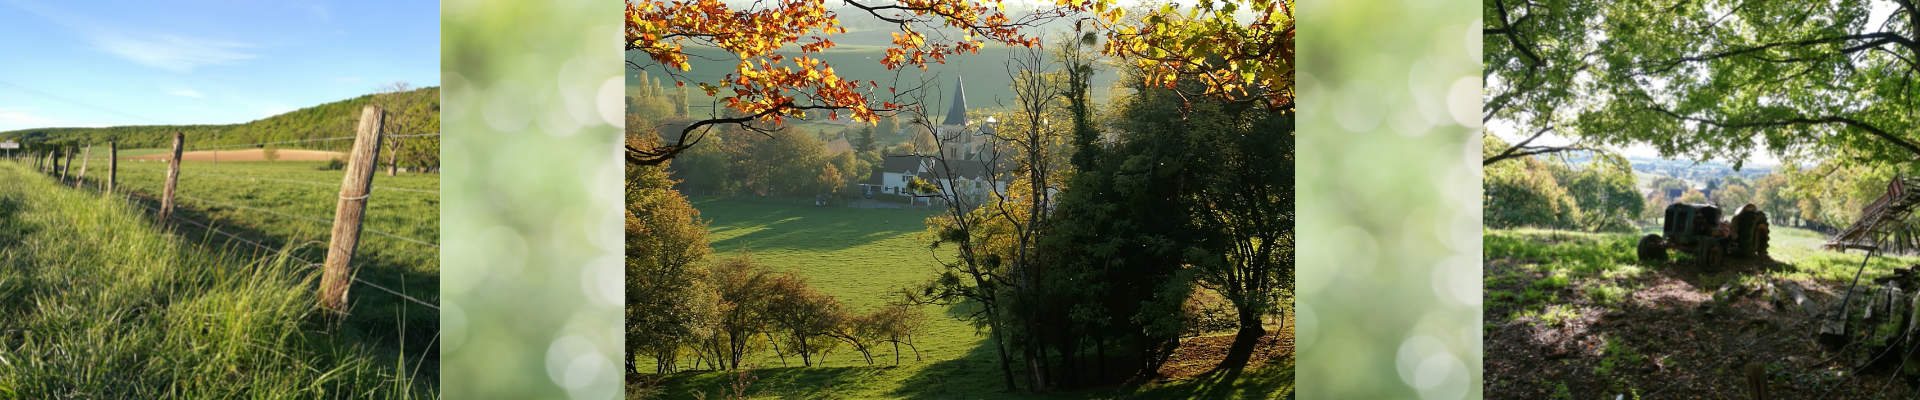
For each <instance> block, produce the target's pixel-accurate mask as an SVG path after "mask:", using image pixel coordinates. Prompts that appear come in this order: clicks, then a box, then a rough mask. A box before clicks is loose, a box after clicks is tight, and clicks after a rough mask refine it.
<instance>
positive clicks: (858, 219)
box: [641, 197, 1293, 399]
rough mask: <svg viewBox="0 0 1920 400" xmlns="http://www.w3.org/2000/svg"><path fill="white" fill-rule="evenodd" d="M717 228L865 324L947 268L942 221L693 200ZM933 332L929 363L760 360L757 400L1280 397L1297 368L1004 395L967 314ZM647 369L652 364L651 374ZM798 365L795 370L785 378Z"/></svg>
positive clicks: (694, 382) (714, 235)
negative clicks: (1228, 378) (931, 228)
mask: <svg viewBox="0 0 1920 400" xmlns="http://www.w3.org/2000/svg"><path fill="white" fill-rule="evenodd" d="M691 200H692V202H693V206H694V208H695V209H697V210H699V211H700V218H702V219H707V220H710V221H711V222H710V223H709V225H708V228H709V231H710V236H709V237H708V239H709V240H710V241H711V243H712V246H713V249H714V251H715V253H716V254H715V257H728V256H732V255H734V254H736V253H738V252H740V251H743V250H744V251H751V252H752V253H753V257H754V259H755V260H758V261H760V262H762V263H766V264H768V265H771V266H773V267H774V268H775V269H781V270H795V271H798V272H799V274H800V275H802V276H804V277H806V278H807V280H808V282H810V283H811V284H813V285H814V286H815V287H818V288H820V289H821V290H822V291H824V292H826V293H829V294H832V295H834V296H835V297H836V298H838V299H839V300H840V301H841V302H842V303H845V304H846V305H847V306H848V307H849V308H851V309H852V310H853V311H854V312H857V313H866V312H869V311H871V310H872V309H874V308H875V307H879V306H882V305H885V304H887V302H888V301H889V300H891V299H892V298H893V297H891V296H893V294H892V293H893V290H891V289H897V288H902V287H908V286H911V285H915V284H920V283H924V282H926V281H927V280H928V279H931V278H933V277H935V276H936V275H937V274H938V273H939V271H940V269H939V268H940V267H939V265H938V264H937V263H936V261H935V260H934V258H933V254H934V253H933V251H932V250H930V249H928V247H927V245H926V243H927V241H926V240H923V239H922V238H920V237H919V236H920V233H921V232H923V231H924V230H925V229H926V222H925V221H926V218H927V217H928V216H930V215H934V213H936V212H938V210H875V209H854V208H833V207H816V206H812V205H806V204H805V203H803V202H799V201H789V200H782V199H768V198H716V197H695V198H692V199H691ZM920 311H921V312H923V313H926V316H927V322H928V323H927V327H928V332H927V333H926V334H924V335H923V336H921V337H918V338H916V341H917V342H918V344H919V348H920V356H921V357H923V359H922V360H919V361H916V360H915V358H914V354H913V352H912V350H911V349H908V348H906V347H901V351H902V352H903V353H904V354H902V356H901V357H900V365H899V366H894V365H893V361H894V354H893V352H892V347H890V346H879V347H878V348H877V349H875V350H874V360H875V365H873V366H868V365H867V363H866V362H865V361H864V360H863V359H861V357H860V355H859V353H858V352H856V351H854V350H853V349H852V348H851V347H850V346H844V345H843V346H840V348H839V349H838V350H835V351H833V352H832V353H831V354H829V355H828V356H826V357H824V361H819V360H816V366H814V367H799V365H800V360H798V359H797V358H794V357H789V359H788V360H787V363H786V364H784V365H783V364H782V362H781V360H780V358H779V357H778V356H777V355H776V354H774V352H773V351H771V350H767V351H763V352H760V353H759V354H757V357H753V358H754V360H753V361H752V363H753V364H755V365H756V366H757V367H759V369H757V370H754V371H752V372H751V375H752V377H753V378H754V379H755V380H754V381H753V383H752V384H751V385H750V389H749V390H748V393H749V394H753V395H754V396H755V398H775V399H813V398H845V399H874V398H911V399H949V398H950V399H982V398H1068V399H1079V398H1196V397H1198V396H1200V393H1205V394H1206V395H1207V396H1208V397H1207V398H1256V399H1264V398H1269V397H1275V398H1277V397H1278V396H1279V393H1284V390H1283V389H1284V388H1291V387H1292V385H1293V377H1292V366H1291V365H1285V366H1279V365H1270V366H1268V367H1263V368H1259V369H1250V370H1248V371H1247V372H1246V373H1244V374H1243V375H1241V376H1240V379H1237V380H1235V381H1232V382H1219V381H1218V380H1199V381H1184V382H1175V383H1170V384H1158V385H1148V386H1144V387H1130V388H1108V389H1099V390H1084V391H1072V392H1055V393H1048V394H1044V395H1026V394H1017V393H1015V394H1010V393H1005V392H1003V390H1004V383H1003V380H1002V378H1001V375H1000V370H999V364H998V363H997V360H996V357H995V356H994V354H993V347H992V342H990V341H988V339H987V338H988V337H987V336H986V335H985V333H984V332H983V331H978V330H976V329H974V327H973V326H971V325H969V324H968V323H966V322H963V321H960V320H957V319H955V318H953V317H952V315H957V313H959V312H960V310H956V309H941V308H936V307H932V306H928V307H923V308H922V309H921V310H920ZM651 362H652V360H651V359H643V361H642V363H641V364H642V365H651ZM787 365H791V366H792V367H787ZM734 380H735V376H734V375H733V374H729V373H725V372H688V373H681V374H675V375H673V376H672V377H670V378H669V379H668V381H667V382H666V386H667V387H668V390H669V391H668V393H666V396H667V398H670V399H694V398H698V396H697V395H696V393H695V391H698V392H699V393H704V394H705V395H706V396H707V398H718V396H720V395H721V393H723V392H726V391H727V390H729V389H728V388H729V385H731V384H732V383H733V382H734Z"/></svg>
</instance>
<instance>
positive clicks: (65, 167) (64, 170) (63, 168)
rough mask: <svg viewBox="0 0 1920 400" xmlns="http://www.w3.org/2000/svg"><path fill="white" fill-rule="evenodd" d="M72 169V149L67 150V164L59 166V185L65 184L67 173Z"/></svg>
mask: <svg viewBox="0 0 1920 400" xmlns="http://www.w3.org/2000/svg"><path fill="white" fill-rule="evenodd" d="M71 169H73V149H72V148H68V149H67V164H66V165H62V166H60V183H66V182H67V171H68V170H71Z"/></svg>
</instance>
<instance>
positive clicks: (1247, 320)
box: [1215, 307, 1267, 371]
mask: <svg viewBox="0 0 1920 400" xmlns="http://www.w3.org/2000/svg"><path fill="white" fill-rule="evenodd" d="M1266 335H1267V330H1266V328H1264V327H1261V326H1260V313H1259V311H1257V310H1254V309H1253V307H1240V332H1239V333H1237V334H1235V335H1234V337H1233V347H1229V348H1227V358H1226V359H1225V360H1222V361H1220V366H1219V367H1216V368H1215V369H1216V370H1231V371H1239V370H1241V369H1244V368H1246V367H1247V361H1248V360H1251V359H1252V358H1253V347H1254V345H1258V344H1260V338H1261V337H1262V336H1266Z"/></svg>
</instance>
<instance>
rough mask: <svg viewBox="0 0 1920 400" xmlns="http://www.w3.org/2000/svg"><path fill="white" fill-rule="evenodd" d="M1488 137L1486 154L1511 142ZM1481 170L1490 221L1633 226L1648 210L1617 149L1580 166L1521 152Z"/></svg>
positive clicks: (1660, 184)
mask: <svg viewBox="0 0 1920 400" xmlns="http://www.w3.org/2000/svg"><path fill="white" fill-rule="evenodd" d="M1485 140H1486V141H1485V142H1484V143H1483V144H1482V148H1481V154H1482V156H1484V157H1494V156H1497V155H1498V154H1499V153H1500V152H1503V151H1505V150H1506V149H1508V148H1510V146H1508V145H1507V144H1506V143H1504V142H1501V141H1500V139H1499V138H1495V137H1491V136H1489V137H1487V138H1486V139H1485ZM1483 173H1484V174H1485V175H1484V177H1483V178H1482V180H1481V187H1482V189H1483V190H1484V193H1483V196H1485V197H1484V199H1485V200H1483V201H1482V203H1481V207H1483V208H1482V212H1483V214H1482V218H1484V219H1485V222H1486V226H1487V227H1491V228H1511V227H1522V226H1530V227H1539V228H1558V229H1578V230H1588V231H1632V230H1633V229H1634V227H1633V225H1632V222H1631V221H1632V220H1636V219H1642V218H1645V217H1647V216H1648V215H1646V210H1647V209H1648V208H1649V206H1648V204H1647V199H1646V198H1645V197H1642V196H1641V194H1640V191H1639V189H1637V188H1636V187H1637V186H1638V183H1636V182H1635V180H1636V178H1635V177H1634V175H1633V167H1632V166H1631V165H1629V164H1628V163H1627V160H1626V159H1625V158H1624V157H1621V156H1619V155H1617V154H1606V153H1596V154H1595V156H1594V157H1593V158H1592V159H1590V160H1588V161H1587V162H1586V163H1584V164H1581V165H1579V166H1574V165H1570V163H1567V162H1565V161H1564V159H1558V158H1552V157H1547V156H1539V155H1527V156H1518V157H1514V158H1513V159H1512V160H1511V161H1507V162H1501V163H1495V164H1490V165H1487V166H1486V167H1485V168H1484V169H1483ZM1671 182H1672V183H1664V182H1656V186H1657V187H1667V186H1668V185H1673V184H1680V185H1683V184H1682V183H1679V181H1671ZM1696 194H1697V193H1696ZM1662 199H1664V197H1662ZM1680 200H1681V201H1687V199H1685V198H1682V199H1680ZM1696 202H1698V201H1696ZM1664 206H1665V204H1664V203H1660V204H1655V205H1654V207H1652V208H1659V207H1664Z"/></svg>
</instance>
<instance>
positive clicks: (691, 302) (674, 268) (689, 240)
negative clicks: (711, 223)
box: [625, 135, 714, 373]
mask: <svg viewBox="0 0 1920 400" xmlns="http://www.w3.org/2000/svg"><path fill="white" fill-rule="evenodd" d="M628 140H630V141H635V142H639V141H644V140H657V139H656V138H655V137H652V136H651V135H648V136H640V135H635V136H632V137H629V139H628ZM627 174H628V175H627V179H626V204H627V206H626V210H625V213H626V319H627V325H626V326H627V331H626V333H627V335H626V336H627V337H626V343H627V357H626V358H627V366H628V368H627V369H628V370H631V371H635V372H638V369H637V368H638V366H636V365H634V358H635V356H637V355H642V354H644V355H649V356H652V357H654V359H655V360H656V363H657V364H656V365H655V368H654V369H655V372H658V373H666V372H672V370H673V369H674V367H673V365H674V360H675V358H674V354H677V353H678V350H679V348H680V346H683V345H687V344H688V339H689V338H695V337H697V336H699V335H697V333H698V331H700V330H701V329H700V327H701V326H703V325H705V324H706V323H707V319H708V318H709V317H708V315H710V314H711V313H712V311H711V310H712V308H713V304H712V303H713V301H714V300H713V299H708V298H707V296H705V295H704V293H709V292H710V289H709V288H708V287H707V286H706V285H704V284H703V283H702V277H703V275H704V274H702V273H701V270H700V269H699V268H696V265H697V264H698V263H700V262H701V261H702V260H704V259H705V258H706V256H707V254H708V253H710V252H711V250H710V249H709V248H708V247H707V228H706V223H705V222H704V221H701V220H700V219H699V218H698V215H699V212H698V211H695V210H694V209H693V208H692V206H691V205H690V204H689V203H688V202H687V200H686V198H685V197H683V196H681V195H680V193H679V192H677V191H674V190H672V189H671V186H672V185H673V181H672V180H670V179H669V178H668V175H667V173H666V172H665V171H664V168H662V167H661V166H632V167H629V170H628V171H627Z"/></svg>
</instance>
